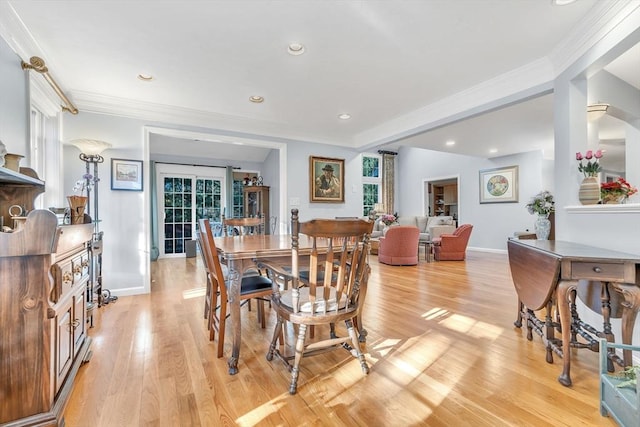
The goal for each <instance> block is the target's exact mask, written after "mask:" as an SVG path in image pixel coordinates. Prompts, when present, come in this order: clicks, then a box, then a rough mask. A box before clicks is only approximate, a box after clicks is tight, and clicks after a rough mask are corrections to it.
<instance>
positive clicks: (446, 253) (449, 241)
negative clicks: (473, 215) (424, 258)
mask: <svg viewBox="0 0 640 427" xmlns="http://www.w3.org/2000/svg"><path fill="white" fill-rule="evenodd" d="M471 230H473V225H471V224H462V225H461V226H460V227H458V228H456V230H455V231H454V232H453V233H452V234H442V235H440V237H438V238H435V239H433V250H434V252H435V258H436V261H464V258H465V255H466V252H467V243H469V237H471Z"/></svg>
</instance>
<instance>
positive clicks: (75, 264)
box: [71, 254, 89, 284]
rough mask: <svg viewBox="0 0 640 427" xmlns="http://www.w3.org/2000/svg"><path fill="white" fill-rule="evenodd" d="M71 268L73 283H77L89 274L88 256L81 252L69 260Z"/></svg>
mask: <svg viewBox="0 0 640 427" xmlns="http://www.w3.org/2000/svg"><path fill="white" fill-rule="evenodd" d="M71 268H72V271H73V283H74V284H78V283H80V281H82V279H84V278H85V277H87V276H89V256H88V255H87V254H83V255H82V256H77V257H75V258H73V260H71Z"/></svg>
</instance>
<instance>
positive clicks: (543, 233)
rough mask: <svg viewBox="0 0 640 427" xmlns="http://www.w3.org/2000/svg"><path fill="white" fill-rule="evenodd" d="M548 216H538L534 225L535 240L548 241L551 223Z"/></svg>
mask: <svg viewBox="0 0 640 427" xmlns="http://www.w3.org/2000/svg"><path fill="white" fill-rule="evenodd" d="M548 217H549V215H548V214H546V215H545V214H539V215H538V219H537V220H536V223H535V229H536V238H537V239H538V240H548V239H549V233H551V221H549V218H548Z"/></svg>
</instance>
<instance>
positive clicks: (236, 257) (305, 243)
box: [215, 234, 366, 375]
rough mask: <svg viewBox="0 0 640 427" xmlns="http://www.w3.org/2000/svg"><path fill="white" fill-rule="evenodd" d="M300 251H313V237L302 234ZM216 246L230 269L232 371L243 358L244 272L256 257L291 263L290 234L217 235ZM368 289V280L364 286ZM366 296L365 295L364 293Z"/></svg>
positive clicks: (364, 332)
mask: <svg viewBox="0 0 640 427" xmlns="http://www.w3.org/2000/svg"><path fill="white" fill-rule="evenodd" d="M299 237H300V239H299V249H298V252H299V254H300V255H306V254H308V253H309V252H310V251H311V239H309V238H308V237H307V236H305V235H302V234H301V235H300V236H299ZM215 244H216V248H217V250H218V255H219V256H220V259H221V261H222V262H223V263H224V264H226V265H227V267H228V269H229V273H228V280H227V281H226V286H227V294H228V298H229V312H230V317H229V320H230V323H231V326H230V327H231V336H232V343H233V346H232V350H231V357H230V358H229V361H228V365H229V374H230V375H235V374H237V373H238V360H239V359H240V343H241V331H242V328H241V317H240V281H241V278H242V275H243V274H244V273H245V272H246V271H247V270H249V269H251V268H256V260H257V259H260V260H269V262H275V263H277V262H282V263H284V264H290V263H291V235H289V234H276V235H245V236H230V237H216V238H215ZM316 246H317V247H321V246H322V242H321V241H319V242H318V243H316ZM364 289H365V292H366V284H365V286H364ZM362 298H363V300H364V295H363V297H362ZM358 329H359V334H360V340H361V341H364V337H365V336H366V331H365V330H364V328H363V327H362V322H361V321H358Z"/></svg>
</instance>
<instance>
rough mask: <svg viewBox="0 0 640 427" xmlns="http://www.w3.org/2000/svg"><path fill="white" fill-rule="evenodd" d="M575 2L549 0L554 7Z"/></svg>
mask: <svg viewBox="0 0 640 427" xmlns="http://www.w3.org/2000/svg"><path fill="white" fill-rule="evenodd" d="M575 1H576V0H551V4H552V5H554V6H566V5H568V4H571V3H574V2H575Z"/></svg>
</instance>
